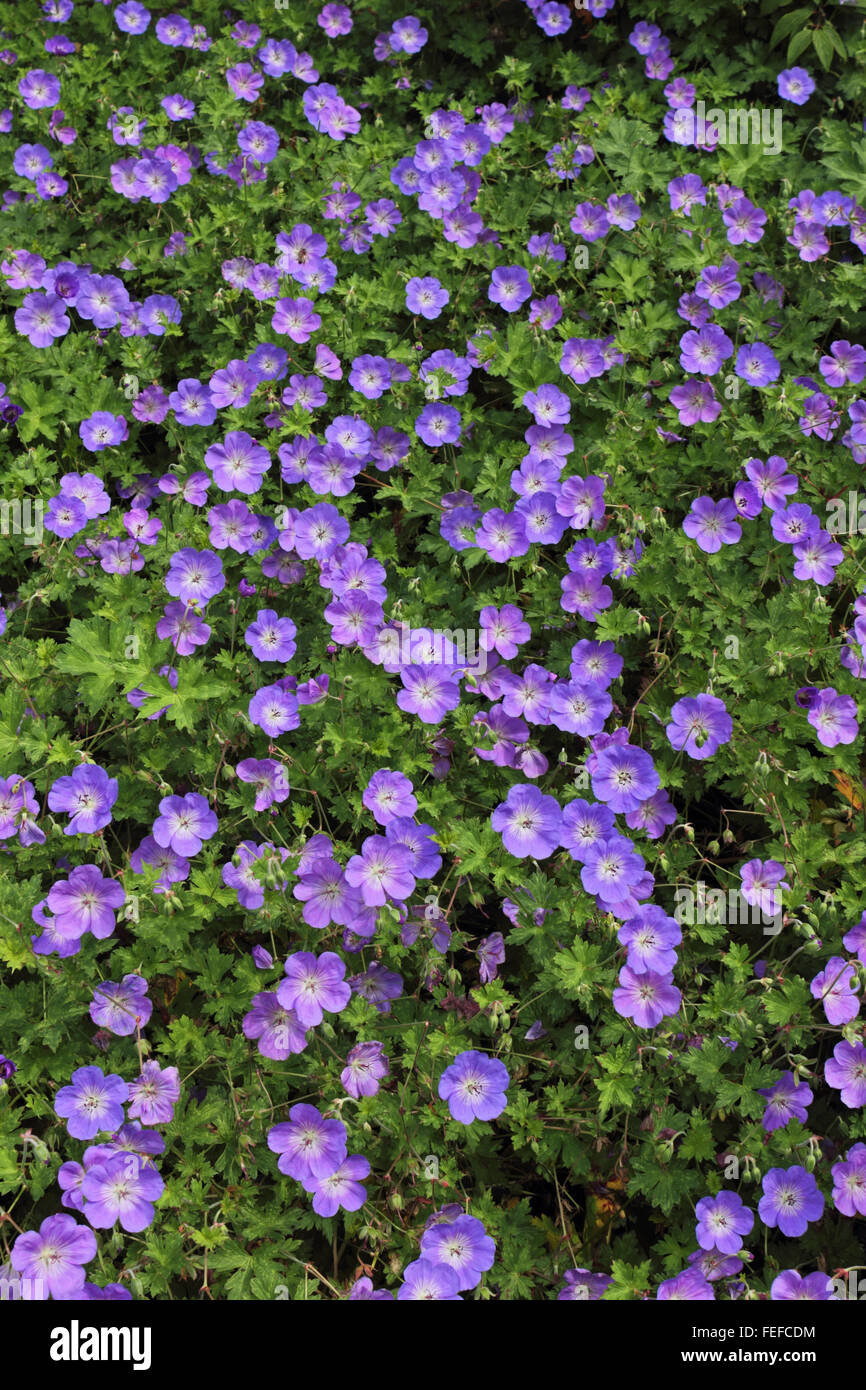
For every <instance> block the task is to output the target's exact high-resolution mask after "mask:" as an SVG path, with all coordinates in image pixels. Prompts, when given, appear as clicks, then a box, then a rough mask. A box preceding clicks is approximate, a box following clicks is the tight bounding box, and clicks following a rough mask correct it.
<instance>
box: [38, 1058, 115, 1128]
mask: <svg viewBox="0 0 866 1390" xmlns="http://www.w3.org/2000/svg"><path fill="white" fill-rule="evenodd" d="M128 1097H129V1086H128V1085H127V1083H126V1082H125V1081H124V1080H123V1077H121V1076H116V1075H114V1073H112V1074H111V1075H110V1076H105V1075H103V1073H102V1071H101V1070H100V1068H99V1067H79V1068H78V1069H77V1071H74V1072H73V1073H72V1084H71V1085H69V1086H61V1088H60V1090H59V1091H58V1092H57V1095H56V1096H55V1098H54V1113H55V1114H56V1115H61V1116H62V1117H63V1118H64V1119H65V1120H67V1121H68V1124H67V1129H68V1130H69V1133H70V1134H71V1135H72V1137H73V1139H93V1138H94V1136H95V1135H97V1134H99V1132H100V1131H101V1130H114V1129H119V1128H120V1126H121V1125H122V1124H123V1105H124V1102H125V1101H126V1100H127V1099H128Z"/></svg>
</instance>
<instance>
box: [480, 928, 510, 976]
mask: <svg viewBox="0 0 866 1390" xmlns="http://www.w3.org/2000/svg"><path fill="white" fill-rule="evenodd" d="M478 960H479V962H480V969H479V972H478V974H479V978H480V980H481V983H482V984H483V985H486V984H489V983H490V981H491V980H495V979H496V976H497V974H498V973H499V967H500V965H501V964H502V962H503V961H504V960H505V940H504V938H503V936H502V932H499V931H497V932H491V934H490V936H485V937H484V939H483V941H479V943H478Z"/></svg>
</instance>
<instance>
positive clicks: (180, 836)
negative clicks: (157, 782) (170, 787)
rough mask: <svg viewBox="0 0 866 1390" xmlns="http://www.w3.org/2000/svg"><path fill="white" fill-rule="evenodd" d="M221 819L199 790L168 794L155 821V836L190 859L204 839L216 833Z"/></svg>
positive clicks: (166, 847)
mask: <svg viewBox="0 0 866 1390" xmlns="http://www.w3.org/2000/svg"><path fill="white" fill-rule="evenodd" d="M217 825H218V821H217V818H216V816H215V814H214V812H213V811H212V810H211V809H210V806H209V805H208V802H207V798H206V797H204V796H202V795H200V793H198V792H187V794H186V796H164V797H163V798H162V800H161V801H160V803H159V815H158V816H157V818H156V820H155V821H154V823H153V838H154V839H155V840H156V843H157V844H158V845H160V846H161V847H162V848H163V849H172V850H174V852H175V854H179V855H181V856H182V857H183V858H185V859H189V858H190V857H191V856H192V855H194V854H198V852H199V850H200V849H201V847H202V842H203V841H204V840H209V839H210V838H211V836H212V835H214V834H216V830H217Z"/></svg>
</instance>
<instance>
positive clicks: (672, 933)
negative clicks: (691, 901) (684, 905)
mask: <svg viewBox="0 0 866 1390" xmlns="http://www.w3.org/2000/svg"><path fill="white" fill-rule="evenodd" d="M574 804H575V803H574V802H572V805H574ZM585 804H586V803H584V805H585ZM682 939H683V934H682V931H681V929H680V926H679V923H678V922H677V921H676V919H675V918H674V917H668V916H667V914H666V913H665V911H664V909H663V908H661V907H657V906H656V905H655V904H654V903H647V904H646V905H645V906H644V907H641V908H640V909H639V910H638V912H636V913H635V915H634V917H629V918H628V920H627V921H626V922H624V923H623V925H622V926H621V927H620V928H619V931H618V932H617V940H618V941H619V942H620V944H621V945H623V946H626V947H627V948H628V960H627V965H628V967H629V969H630V970H631V972H632V974H633V975H646V974H647V973H648V972H650V971H652V973H653V974H656V975H668V974H670V973H671V972H672V971H673V968H674V966H675V965H676V963H677V953H676V951H675V950H674V947H675V946H678V945H679V944H680V942H681V941H682Z"/></svg>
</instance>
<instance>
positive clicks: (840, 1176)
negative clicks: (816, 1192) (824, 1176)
mask: <svg viewBox="0 0 866 1390" xmlns="http://www.w3.org/2000/svg"><path fill="white" fill-rule="evenodd" d="M831 1172H832V1174H833V1205H834V1206H835V1208H836V1210H837V1211H840V1212H841V1213H842V1215H843V1216H850V1217H857V1216H866V1145H863V1144H855V1145H854V1146H853V1148H851V1149H849V1150H848V1152H847V1154H846V1155H845V1162H844V1163H834V1164H833V1167H832V1169H831Z"/></svg>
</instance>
